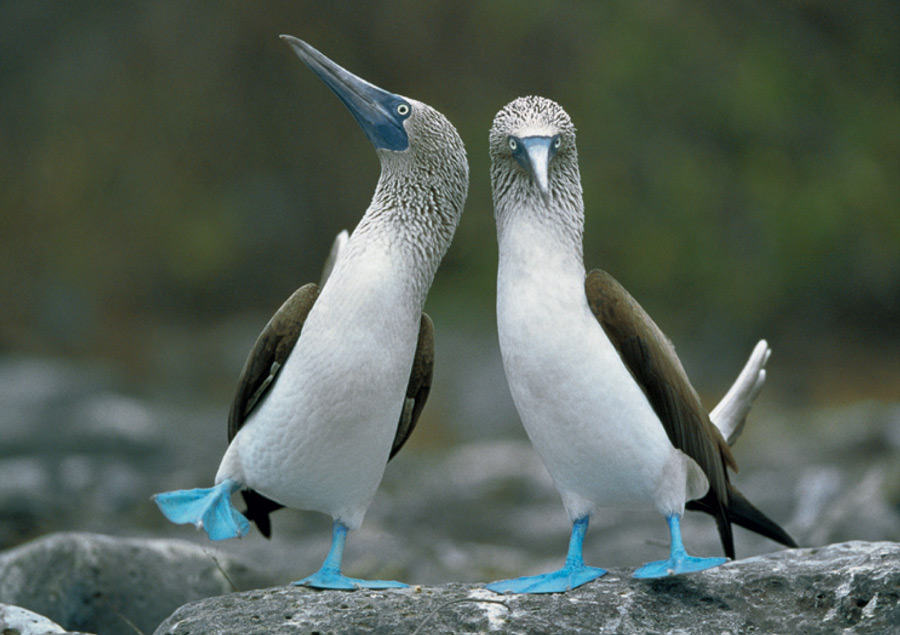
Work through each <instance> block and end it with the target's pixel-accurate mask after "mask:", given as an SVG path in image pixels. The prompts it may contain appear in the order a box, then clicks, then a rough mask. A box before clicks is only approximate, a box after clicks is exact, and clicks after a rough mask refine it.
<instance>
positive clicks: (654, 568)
mask: <svg viewBox="0 0 900 635" xmlns="http://www.w3.org/2000/svg"><path fill="white" fill-rule="evenodd" d="M666 520H667V521H668V523H669V533H670V535H671V538H672V546H671V552H670V554H669V559H668V560H657V561H656V562H648V563H647V564H645V565H644V566H642V567H641V568H639V569H638V570H637V571H635V572H634V577H635V578H664V577H666V576H669V575H677V574H679V573H691V572H692V571H703V570H704V569H711V568H712V567H717V566H719V565H720V564H724V563H726V562H728V558H695V557H694V556H690V555H688V552H687V551H686V550H685V548H684V543H682V541H681V526H680V521H679V518H678V516H677V515H672V516H669V517H667V518H666Z"/></svg>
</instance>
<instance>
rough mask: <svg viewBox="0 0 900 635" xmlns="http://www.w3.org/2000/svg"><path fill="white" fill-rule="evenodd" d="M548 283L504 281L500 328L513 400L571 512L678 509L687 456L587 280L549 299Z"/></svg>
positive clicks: (500, 302)
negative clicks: (591, 303)
mask: <svg viewBox="0 0 900 635" xmlns="http://www.w3.org/2000/svg"><path fill="white" fill-rule="evenodd" d="M547 289H548V287H547V286H545V285H540V286H533V285H531V286H529V287H528V288H524V287H519V288H518V289H516V288H514V287H512V286H505V285H502V284H501V288H500V290H499V295H498V329H499V337H500V348H501V352H502V355H503V361H504V367H505V370H506V375H507V378H508V381H509V385H510V390H511V393H512V397H513V401H514V402H515V404H516V408H517V410H518V412H519V416H520V417H521V419H522V423H523V424H524V426H525V429H526V431H527V433H528V436H529V438H530V439H531V442H532V444H533V445H534V447H535V450H536V451H537V453H538V454H539V455H540V457H541V459H542V460H543V462H544V464H545V465H546V467H547V470H548V471H549V472H550V475H551V476H552V477H553V480H554V483H555V484H556V487H557V489H558V490H559V491H560V494H561V495H562V498H563V502H564V503H565V505H566V509H567V511H568V513H569V515H570V517H571V518H572V519H575V518H579V517H581V516H584V515H586V514H589V513H591V512H592V511H593V509H594V508H595V507H644V508H646V507H656V508H657V509H659V510H660V511H662V512H663V513H671V512H674V511H680V509H681V508H682V507H683V504H684V497H685V478H686V475H685V466H684V455H683V454H682V453H681V452H678V451H677V450H676V449H675V448H674V447H673V446H672V444H671V442H670V441H669V439H668V436H667V434H666V432H665V429H664V428H663V426H662V424H661V423H660V421H659V419H658V417H657V416H656V413H655V412H654V411H653V408H652V407H651V406H650V403H649V402H648V400H647V398H646V397H645V395H644V393H643V392H642V391H641V389H640V387H639V386H638V385H637V384H636V383H635V381H634V379H633V378H632V376H631V374H630V373H629V371H628V370H627V368H626V367H625V366H624V364H623V363H622V361H621V359H620V358H619V356H618V353H617V351H616V350H615V348H614V347H613V346H612V344H611V342H610V341H609V340H608V338H607V337H606V334H605V333H604V332H603V329H602V327H601V326H600V324H599V323H598V322H597V321H596V319H595V318H594V316H593V315H592V314H591V313H590V310H589V308H588V306H587V302H586V299H583V295H584V292H583V290H582V289H583V286H582V285H581V284H578V285H577V286H575V287H574V288H572V289H571V290H570V291H571V293H568V294H567V293H566V289H565V288H557V291H558V292H559V297H556V298H554V299H552V300H551V301H550V302H547V301H546V297H542V296H543V295H545V294H546V293H547ZM579 293H580V294H581V297H580V296H579V295H578V294H579ZM538 294H541V295H538ZM554 295H556V294H555V293H554Z"/></svg>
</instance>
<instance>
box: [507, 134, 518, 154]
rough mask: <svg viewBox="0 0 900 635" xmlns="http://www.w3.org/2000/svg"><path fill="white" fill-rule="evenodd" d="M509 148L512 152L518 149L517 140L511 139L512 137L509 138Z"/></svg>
mask: <svg viewBox="0 0 900 635" xmlns="http://www.w3.org/2000/svg"><path fill="white" fill-rule="evenodd" d="M509 149H510V150H512V151H513V152H515V151H516V150H518V149H519V142H518V141H516V140H515V139H513V138H512V137H510V138H509Z"/></svg>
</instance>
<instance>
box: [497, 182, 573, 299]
mask: <svg viewBox="0 0 900 635" xmlns="http://www.w3.org/2000/svg"><path fill="white" fill-rule="evenodd" d="M510 202H511V201H510V198H508V197H507V198H504V199H503V200H500V201H495V210H496V216H497V239H498V242H499V251H500V268H501V270H503V269H506V270H512V269H516V270H528V271H532V272H533V273H536V272H537V271H538V270H540V271H541V272H542V275H544V274H546V275H548V276H571V277H574V278H576V279H578V280H579V281H581V282H582V283H583V281H584V275H585V269H584V252H583V246H582V238H583V234H584V212H583V209H582V207H581V205H580V204H578V203H580V199H577V200H576V201H573V202H571V204H570V205H565V204H562V203H560V201H558V200H557V199H552V200H551V202H550V204H549V205H547V204H545V203H544V201H543V200H542V199H540V198H538V197H530V198H525V199H524V200H521V201H518V202H514V205H509V203H510Z"/></svg>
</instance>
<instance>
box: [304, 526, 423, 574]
mask: <svg viewBox="0 0 900 635" xmlns="http://www.w3.org/2000/svg"><path fill="white" fill-rule="evenodd" d="M349 531H350V530H349V529H347V526H346V525H345V524H344V523H342V522H341V521H339V520H335V521H334V525H333V529H332V536H331V549H329V550H328V555H327V556H325V562H323V563H322V566H321V568H319V570H318V571H316V572H315V573H314V574H312V575H311V576H309V577H307V578H303V579H302V580H298V581H296V582H294V584H295V585H297V586H308V587H313V588H315V589H345V590H353V589H399V588H404V587H406V586H407V585H406V584H403V583H402V582H394V581H393V580H358V579H356V578H348V577H347V576H345V575H343V574H342V573H341V562H342V561H343V559H344V543H345V542H346V540H347V533H348V532H349Z"/></svg>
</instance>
